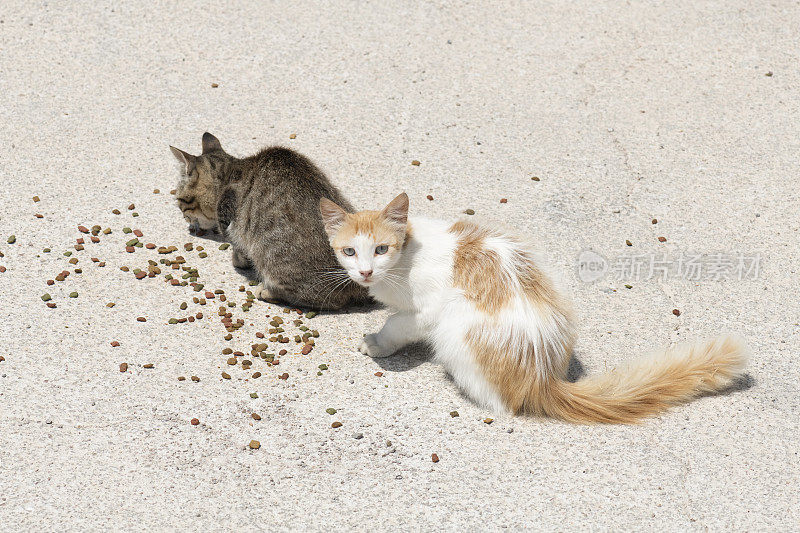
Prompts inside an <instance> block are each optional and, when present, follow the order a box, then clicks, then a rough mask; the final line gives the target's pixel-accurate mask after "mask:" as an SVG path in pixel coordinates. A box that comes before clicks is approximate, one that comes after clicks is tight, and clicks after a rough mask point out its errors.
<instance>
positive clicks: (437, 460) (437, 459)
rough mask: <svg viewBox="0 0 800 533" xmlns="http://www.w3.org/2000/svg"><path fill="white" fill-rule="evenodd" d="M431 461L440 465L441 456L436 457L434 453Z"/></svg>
mask: <svg viewBox="0 0 800 533" xmlns="http://www.w3.org/2000/svg"><path fill="white" fill-rule="evenodd" d="M431 461H433V462H434V463H438V462H439V456H438V455H436V454H435V453H432V454H431Z"/></svg>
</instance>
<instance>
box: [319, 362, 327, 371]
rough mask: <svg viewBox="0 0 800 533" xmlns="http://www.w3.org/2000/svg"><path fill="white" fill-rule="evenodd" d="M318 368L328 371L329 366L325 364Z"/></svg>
mask: <svg viewBox="0 0 800 533" xmlns="http://www.w3.org/2000/svg"><path fill="white" fill-rule="evenodd" d="M317 368H319V369H320V370H328V365H326V364H325V363H322V364H321V365H319V367H317Z"/></svg>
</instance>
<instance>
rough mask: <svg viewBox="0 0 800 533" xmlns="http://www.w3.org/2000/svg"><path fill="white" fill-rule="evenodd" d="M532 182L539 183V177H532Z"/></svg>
mask: <svg viewBox="0 0 800 533" xmlns="http://www.w3.org/2000/svg"><path fill="white" fill-rule="evenodd" d="M531 181H539V177H538V176H531Z"/></svg>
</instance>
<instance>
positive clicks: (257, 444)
mask: <svg viewBox="0 0 800 533" xmlns="http://www.w3.org/2000/svg"><path fill="white" fill-rule="evenodd" d="M248 446H250V449H251V450H257V449H259V448H261V443H260V442H258V441H257V440H251V441H250V444H248Z"/></svg>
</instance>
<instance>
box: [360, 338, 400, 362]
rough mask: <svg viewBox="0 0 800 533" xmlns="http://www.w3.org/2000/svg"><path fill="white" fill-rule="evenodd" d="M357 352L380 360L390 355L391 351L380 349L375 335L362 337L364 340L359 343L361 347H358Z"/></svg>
mask: <svg viewBox="0 0 800 533" xmlns="http://www.w3.org/2000/svg"><path fill="white" fill-rule="evenodd" d="M358 351H359V352H361V353H363V354H365V355H368V356H370V357H372V358H374V359H381V358H383V357H389V356H390V355H392V352H391V351H389V350H386V349H384V348H383V347H381V345H380V343H379V342H378V336H377V335H376V334H375V333H370V334H368V335H364V340H363V341H361V346H359V348H358Z"/></svg>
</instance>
